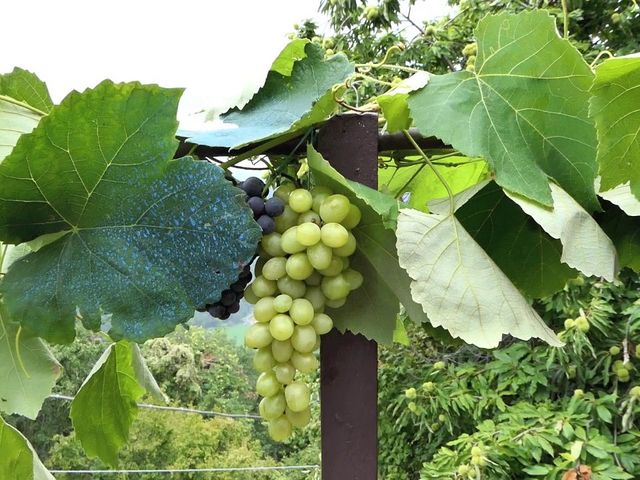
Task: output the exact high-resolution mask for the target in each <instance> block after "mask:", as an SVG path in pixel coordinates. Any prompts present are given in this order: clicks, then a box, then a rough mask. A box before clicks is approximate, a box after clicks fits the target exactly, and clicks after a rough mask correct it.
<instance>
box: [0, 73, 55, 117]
mask: <svg viewBox="0 0 640 480" xmlns="http://www.w3.org/2000/svg"><path fill="white" fill-rule="evenodd" d="M0 95H5V96H7V97H11V98H14V99H16V100H18V101H20V102H23V103H26V104H27V105H30V106H31V107H33V108H35V109H38V110H40V114H41V115H42V114H43V113H49V112H50V111H51V109H52V108H53V101H52V100H51V96H50V95H49V89H48V88H47V85H46V84H45V83H44V82H43V81H42V80H40V79H39V78H38V77H37V76H36V75H35V74H34V73H31V72H29V71H28V70H23V69H22V68H18V67H15V68H14V69H13V71H12V72H11V73H5V74H4V75H0Z"/></svg>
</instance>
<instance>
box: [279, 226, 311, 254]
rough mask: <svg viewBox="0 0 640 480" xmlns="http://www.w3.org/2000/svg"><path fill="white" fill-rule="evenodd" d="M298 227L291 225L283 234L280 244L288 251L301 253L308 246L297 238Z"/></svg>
mask: <svg viewBox="0 0 640 480" xmlns="http://www.w3.org/2000/svg"><path fill="white" fill-rule="evenodd" d="M297 234H298V227H297V226H295V227H291V228H289V229H288V230H287V231H286V232H284V233H283V234H282V238H281V240H280V246H281V247H282V250H284V251H285V252H287V253H299V252H302V251H304V250H306V248H307V247H305V246H304V245H302V244H301V243H300V242H298V240H297Z"/></svg>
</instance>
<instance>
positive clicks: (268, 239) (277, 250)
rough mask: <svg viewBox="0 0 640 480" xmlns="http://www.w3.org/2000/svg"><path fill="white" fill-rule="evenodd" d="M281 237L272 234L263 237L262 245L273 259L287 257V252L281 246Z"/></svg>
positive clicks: (277, 234)
mask: <svg viewBox="0 0 640 480" xmlns="http://www.w3.org/2000/svg"><path fill="white" fill-rule="evenodd" d="M280 242H281V235H280V234H279V233H276V232H274V233H270V234H269V235H265V236H264V237H262V241H261V242H260V245H261V246H262V248H263V249H264V251H265V252H267V253H268V254H269V255H271V256H272V257H282V256H284V255H285V251H284V250H282V247H281V246H280Z"/></svg>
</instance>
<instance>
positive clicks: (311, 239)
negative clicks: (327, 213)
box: [296, 223, 320, 247]
mask: <svg viewBox="0 0 640 480" xmlns="http://www.w3.org/2000/svg"><path fill="white" fill-rule="evenodd" d="M296 240H298V242H299V243H300V244H302V245H304V246H306V247H310V246H311V245H315V244H316V243H318V242H319V241H320V227H319V226H318V225H316V224H315V223H303V224H302V225H298V229H297V231H296Z"/></svg>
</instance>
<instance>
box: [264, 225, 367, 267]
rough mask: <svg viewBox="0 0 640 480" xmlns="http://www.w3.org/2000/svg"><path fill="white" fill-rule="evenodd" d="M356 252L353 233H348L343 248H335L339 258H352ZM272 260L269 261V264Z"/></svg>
mask: <svg viewBox="0 0 640 480" xmlns="http://www.w3.org/2000/svg"><path fill="white" fill-rule="evenodd" d="M355 251H356V237H354V236H353V233H351V232H348V236H347V243H345V244H344V245H343V246H341V247H339V248H334V249H333V254H334V255H338V256H339V257H350V256H351V255H353V254H354V253H355ZM271 260H273V259H271ZM271 260H269V262H270V261H271ZM269 262H267V263H269ZM262 272H263V273H262V274H263V275H264V268H263V269H262Z"/></svg>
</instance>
